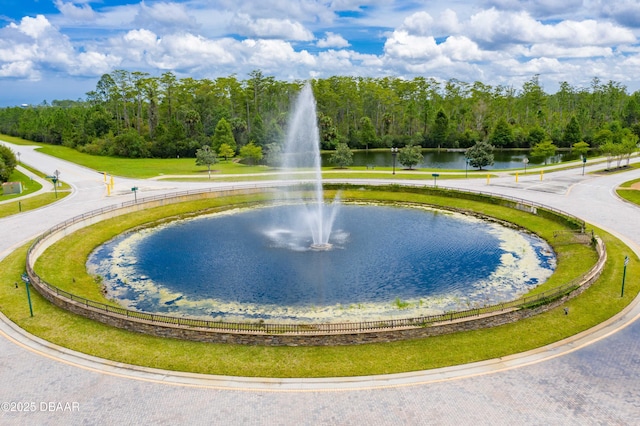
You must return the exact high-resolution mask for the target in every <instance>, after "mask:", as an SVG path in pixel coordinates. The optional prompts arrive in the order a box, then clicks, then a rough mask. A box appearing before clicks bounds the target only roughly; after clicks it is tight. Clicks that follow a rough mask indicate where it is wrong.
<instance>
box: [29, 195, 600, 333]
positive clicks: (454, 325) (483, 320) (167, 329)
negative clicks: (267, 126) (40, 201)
mask: <svg viewBox="0 0 640 426" xmlns="http://www.w3.org/2000/svg"><path fill="white" fill-rule="evenodd" d="M252 192H255V190H254V191H252ZM234 193H236V194H237V193H239V192H238V191H234ZM225 195H231V194H229V193H226V194H225ZM204 196H211V195H203V194H195V195H194V194H192V195H189V196H179V197H176V198H174V199H170V200H169V199H163V200H153V201H150V202H148V203H140V204H135V205H132V206H126V207H122V208H119V209H113V210H110V211H108V212H104V213H101V214H98V215H95V216H92V217H87V218H86V219H84V218H82V219H80V220H78V221H76V222H73V223H69V225H68V226H64V227H61V228H60V229H57V230H55V231H53V232H51V233H49V234H48V235H46V237H45V238H41V239H39V240H38V241H37V242H36V243H35V244H34V246H33V247H32V248H31V249H30V251H29V253H28V255H27V265H26V269H27V274H28V275H29V278H30V280H31V284H32V285H33V287H35V288H36V289H37V290H38V292H40V294H42V296H43V297H45V298H46V299H47V300H49V301H50V302H51V303H53V304H54V305H56V306H58V307H60V308H62V309H66V310H68V311H70V312H73V313H75V314H78V315H82V316H84V317H87V318H90V319H92V320H95V321H99V322H102V323H104V324H108V325H111V326H114V327H118V328H122V329H125V330H130V331H135V332H140V333H145V334H150V335H155V336H161V337H171V338H178V339H187V340H194V341H200V342H215V343H235V344H245V345H271V346H284V345H287V346H335V345H353V344H363V343H372V342H392V341H398V340H407V339H418V338H423V337H429V336H436V335H442V334H449V333H455V332H460V331H469V330H477V329H481V328H487V327H495V326H499V325H503V324H507V323H511V322H514V321H519V320H522V319H525V318H529V317H531V316H534V315H537V314H539V313H541V312H545V311H548V310H551V309H554V308H556V307H558V306H561V305H562V304H563V303H565V302H566V301H567V300H568V299H570V298H573V297H575V296H577V295H579V294H581V293H582V292H584V291H585V290H586V289H587V288H588V287H589V286H590V285H591V284H592V283H593V282H595V281H596V280H597V279H598V277H599V276H600V274H601V273H602V270H603V268H604V265H605V262H606V249H605V247H604V243H603V242H602V241H601V240H599V239H598V240H597V241H598V246H597V251H598V254H599V260H598V262H597V263H596V265H595V266H594V267H593V268H592V269H591V270H590V271H589V272H588V273H587V274H585V275H584V276H583V277H582V279H581V281H580V282H579V283H578V284H577V288H576V290H574V291H572V292H571V293H569V294H567V295H565V296H563V297H561V298H559V299H557V300H553V301H551V302H549V303H544V304H541V305H540V306H536V307H535V308H519V309H515V308H510V309H507V310H504V311H501V312H497V313H493V314H484V315H480V316H476V317H469V318H465V319H464V320H454V321H447V322H441V323H433V324H429V325H426V326H424V327H404V328H389V329H379V330H373V331H363V332H345V333H325V334H312V333H304V334H303V333H300V334H289V333H282V334H270V333H260V332H229V331H221V330H215V329H209V328H198V327H188V326H183V325H174V324H166V323H161V322H152V321H148V320H143V319H139V318H132V317H128V316H126V315H122V314H119V313H114V312H107V311H105V310H104V309H99V308H95V307H93V306H89V305H88V304H86V303H82V302H79V301H75V300H72V299H69V298H67V297H65V296H62V295H60V294H58V293H57V292H56V290H55V288H52V287H50V286H49V285H48V284H46V283H44V282H42V281H41V279H40V277H39V276H38V275H37V274H36V273H35V271H34V270H33V265H34V264H35V261H36V259H37V257H38V256H39V255H40V254H41V253H43V252H44V250H45V249H46V248H47V247H49V246H51V244H53V243H54V242H56V241H58V240H59V239H61V238H63V237H64V236H66V235H68V234H70V233H71V232H73V231H75V230H77V229H80V228H82V227H85V226H89V225H91V224H93V223H96V222H99V221H100V220H105V219H107V218H111V217H115V216H118V215H121V214H126V213H130V212H133V211H138V210H142V209H145V208H151V207H157V206H161V205H164V204H169V203H177V202H182V201H189V200H192V199H197V198H202V197H204ZM559 314H560V313H559Z"/></svg>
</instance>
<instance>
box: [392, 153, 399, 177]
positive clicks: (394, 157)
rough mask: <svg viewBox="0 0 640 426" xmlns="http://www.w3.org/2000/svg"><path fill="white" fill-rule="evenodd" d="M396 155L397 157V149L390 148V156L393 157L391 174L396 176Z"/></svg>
mask: <svg viewBox="0 0 640 426" xmlns="http://www.w3.org/2000/svg"><path fill="white" fill-rule="evenodd" d="M396 155H398V148H391V156H392V157H393V174H394V175H395V174H396Z"/></svg>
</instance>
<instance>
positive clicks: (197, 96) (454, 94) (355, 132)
mask: <svg viewBox="0 0 640 426" xmlns="http://www.w3.org/2000/svg"><path fill="white" fill-rule="evenodd" d="M304 83H305V81H281V80H277V79H276V78H274V77H272V76H266V75H264V74H263V73H262V72H261V71H259V70H256V71H253V72H251V73H250V74H249V75H248V78H246V79H244V80H240V79H238V78H237V77H236V76H235V75H231V76H228V77H220V78H216V79H213V80H212V79H200V80H196V79H193V78H182V79H178V78H177V77H176V76H175V74H173V73H171V72H165V73H163V74H162V75H160V76H151V75H149V74H147V73H143V72H137V71H134V72H130V71H125V70H116V71H113V72H111V73H109V74H104V75H103V76H102V77H101V78H100V79H99V80H98V82H97V84H96V88H95V90H92V91H90V92H88V93H87V94H86V98H85V99H81V100H76V101H71V100H62V101H60V100H57V101H52V102H51V104H47V103H46V102H44V103H43V104H42V105H38V106H29V107H8V108H1V109H0V133H3V134H8V135H12V136H18V137H22V138H25V139H28V140H33V141H36V142H46V143H51V144H59V145H65V146H69V147H72V148H75V149H77V150H79V151H82V152H86V153H90V154H96V155H112V156H121V157H134V158H144V157H159V158H167V157H195V156H196V152H197V151H198V150H199V149H202V148H203V147H205V146H209V147H211V148H212V150H213V152H214V154H215V155H218V156H223V157H233V156H234V155H237V154H238V153H239V152H240V151H241V150H242V149H243V148H244V147H249V148H251V149H245V152H253V151H255V149H256V148H257V149H260V150H261V151H262V152H263V153H264V161H267V162H269V160H270V159H273V158H275V157H276V156H277V154H278V152H279V149H280V146H281V143H282V141H283V138H284V134H285V132H286V126H287V119H288V115H289V109H290V107H291V105H292V103H293V101H294V100H295V97H296V95H297V94H298V92H299V91H300V90H301V88H302V86H303V85H304ZM311 85H312V88H313V92H314V94H315V97H316V102H317V111H318V125H319V129H320V139H321V148H322V149H326V150H334V149H336V147H337V146H338V145H341V147H342V148H344V145H346V147H347V148H348V149H361V148H390V147H407V146H421V147H422V148H458V149H468V148H470V147H472V146H475V145H476V144H477V143H479V142H483V143H488V144H490V145H491V146H493V147H496V148H533V147H537V146H540V144H542V143H545V144H552V145H553V146H556V147H560V148H571V147H573V146H574V145H575V144H576V143H582V142H584V143H586V144H587V145H588V146H589V147H591V148H598V147H611V146H614V145H615V146H622V145H623V144H626V145H627V146H631V145H633V146H635V144H636V143H637V140H638V136H639V135H640V92H634V93H629V92H628V91H627V88H626V87H625V86H623V85H622V84H620V83H617V82H614V81H609V82H607V83H604V82H602V81H600V80H599V79H598V78H594V79H593V80H592V81H591V85H590V86H589V87H588V88H580V87H574V86H572V85H570V84H569V83H567V82H562V83H561V84H560V86H559V90H558V91H557V92H556V93H553V94H549V93H546V92H545V91H544V89H543V87H542V86H541V84H540V82H539V79H538V76H537V75H535V76H533V77H532V78H531V79H530V80H528V81H527V82H525V83H524V84H523V86H522V87H521V88H519V89H516V88H513V87H510V86H490V85H487V84H484V83H481V82H474V83H466V82H463V81H459V80H455V79H452V80H449V81H446V82H442V81H437V80H435V79H432V78H425V77H415V78H413V79H411V80H406V79H402V78H397V77H382V78H368V77H350V76H334V77H329V78H323V79H314V80H311ZM221 149H223V151H221ZM261 157H262V155H259V156H258V155H256V157H255V158H261Z"/></svg>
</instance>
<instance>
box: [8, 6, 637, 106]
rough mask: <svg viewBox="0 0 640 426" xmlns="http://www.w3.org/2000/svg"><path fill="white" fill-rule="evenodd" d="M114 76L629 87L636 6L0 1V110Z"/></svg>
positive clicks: (82, 90)
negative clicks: (143, 74)
mask: <svg viewBox="0 0 640 426" xmlns="http://www.w3.org/2000/svg"><path fill="white" fill-rule="evenodd" d="M117 69H124V70H128V71H132V72H133V71H141V72H146V73H149V74H150V75H151V76H160V75H161V74H163V73H165V72H167V71H170V72H173V73H174V74H175V75H176V76H177V77H178V78H186V77H190V78H194V79H203V78H209V79H214V78H216V77H221V76H229V75H232V74H235V75H236V77H237V78H238V79H240V80H244V79H246V78H247V77H248V74H249V73H250V72H251V71H253V70H261V71H262V73H263V74H264V75H270V76H274V77H276V78H277V79H279V80H305V79H309V78H326V77H330V76H334V75H341V76H365V77H384V76H393V77H399V78H406V79H411V78H414V77H416V76H422V77H426V78H434V79H436V80H439V81H447V80H451V79H456V80H459V81H463V82H467V83H473V82H476V81H479V82H482V83H484V84H487V85H491V86H498V85H501V86H508V87H513V88H514V89H516V90H520V89H521V88H522V85H523V84H524V83H525V82H527V81H531V79H532V78H534V76H538V79H539V82H540V83H541V85H542V87H543V89H544V90H545V91H546V92H547V93H554V92H555V91H556V90H557V89H558V87H559V84H560V83H561V82H567V83H569V84H570V85H571V86H573V87H576V88H589V87H590V86H591V83H592V81H593V80H594V78H598V79H599V80H600V81H601V82H602V83H606V82H608V81H615V82H617V83H620V84H622V85H624V86H625V87H626V88H627V90H628V92H629V93H632V92H635V91H636V90H640V0H521V1H519V0H447V1H439V0H422V1H415V0H406V1H394V0H174V1H170V0H166V1H155V0H144V1H132V0H97V1H94V0H76V1H66V0H19V1H16V0H0V107H1V106H12V105H21V104H41V103H42V102H44V101H47V102H51V101H52V100H62V99H72V100H77V99H82V100H83V99H85V97H86V93H87V92H88V91H91V90H94V89H95V87H96V83H97V82H98V80H99V79H100V77H101V76H102V75H103V74H105V73H110V72H112V71H113V70H117Z"/></svg>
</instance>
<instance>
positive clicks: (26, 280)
mask: <svg viewBox="0 0 640 426" xmlns="http://www.w3.org/2000/svg"><path fill="white" fill-rule="evenodd" d="M20 278H22V281H24V285H25V286H26V287H27V300H28V301H29V313H30V314H31V316H33V306H32V305H31V292H29V276H28V275H27V273H26V272H24V273H23V274H22V276H21V277H20ZM16 286H17V284H16Z"/></svg>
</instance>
